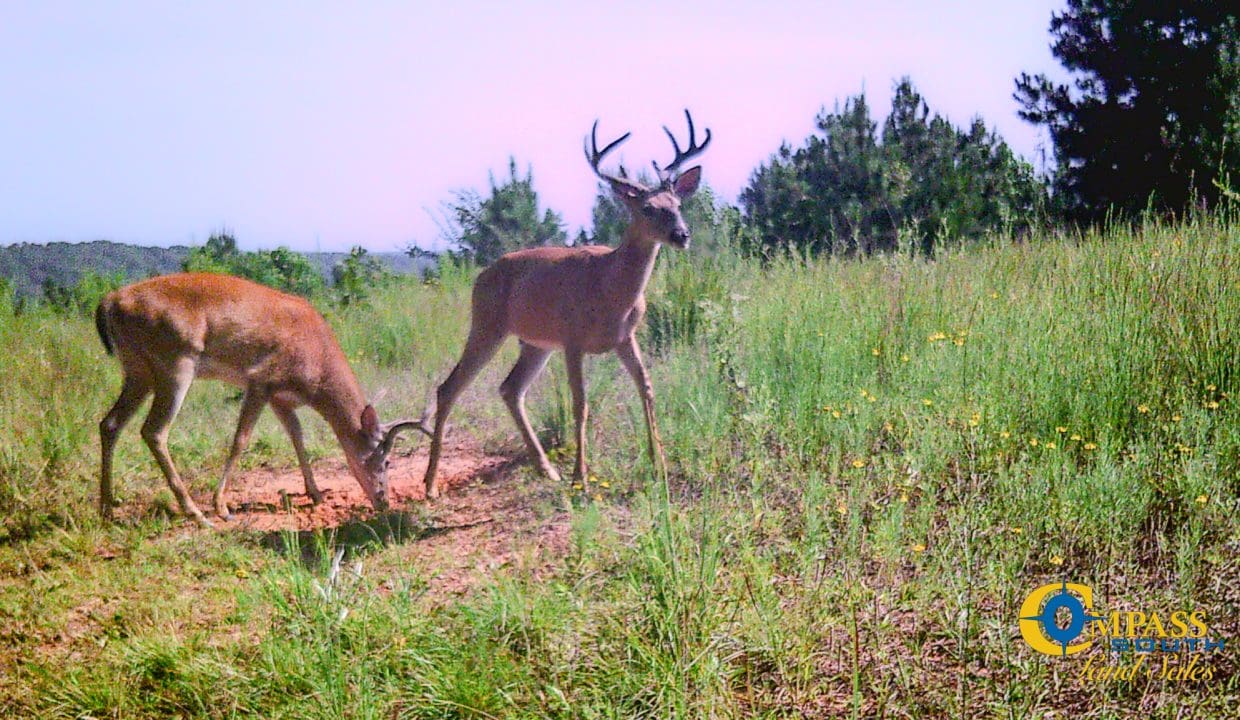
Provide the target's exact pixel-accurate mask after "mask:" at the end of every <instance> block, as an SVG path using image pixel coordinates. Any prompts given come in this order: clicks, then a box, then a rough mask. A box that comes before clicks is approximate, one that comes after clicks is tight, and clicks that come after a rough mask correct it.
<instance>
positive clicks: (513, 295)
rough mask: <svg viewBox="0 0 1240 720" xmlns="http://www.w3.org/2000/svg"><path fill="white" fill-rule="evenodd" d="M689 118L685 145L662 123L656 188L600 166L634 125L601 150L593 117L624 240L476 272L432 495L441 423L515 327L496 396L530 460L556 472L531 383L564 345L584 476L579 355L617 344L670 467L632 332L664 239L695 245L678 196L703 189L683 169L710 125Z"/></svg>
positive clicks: (592, 158)
mask: <svg viewBox="0 0 1240 720" xmlns="http://www.w3.org/2000/svg"><path fill="white" fill-rule="evenodd" d="M685 119H686V120H687V121H688V123H689V146H688V148H687V149H686V150H684V151H683V152H682V151H681V149H680V145H679V144H677V142H676V136H675V135H673V134H672V132H671V130H668V129H667V128H666V127H664V128H663V130H664V132H666V133H667V136H668V137H669V138H670V139H671V141H672V148H673V149H674V150H675V152H676V156H675V158H674V159H673V160H672V162H671V163H669V164H668V165H666V166H665V167H662V168H660V167H659V165H658V163H654V169H655V172H656V174H657V176H658V179H659V184H658V185H657V186H655V187H646V186H645V185H642V184H640V183H638V182H635V181H633V180H631V179H629V177H628V175H627V173H625V171H624V169H623V167H622V168H620V172H619V174H612V173H606V172H603V171H601V170H600V169H599V162H600V161H601V160H602V159H603V156H605V155H606V154H607V153H609V152H611V151H612V150H613V149H615V148H616V146H618V145H619V144H620V143H622V142H624V141H625V140H627V139H628V137H629V134H630V133H625V134H624V135H622V136H620V137H619V138H618V139H616V140H613V141H612V142H611V143H610V144H609V145H607V146H606V147H604V148H603V149H602V150H599V149H598V138H597V132H598V121H597V120H596V121H595V122H594V126H593V128H592V129H591V130H590V136H589V137H588V138H587V145H586V149H585V153H586V160H587V162H589V163H590V167H591V168H592V169H593V170H594V173H595V174H596V175H597V176H598V177H599V178H601V179H602V180H605V181H606V182H607V183H608V184H609V185H610V186H611V189H612V192H614V193H615V194H616V197H618V198H619V199H620V201H621V202H623V203H624V205H625V206H626V207H627V208H628V210H629V214H630V215H631V221H630V223H629V226H628V228H627V229H626V230H625V233H624V241H623V242H622V243H621V244H620V246H619V247H617V248H610V247H604V246H599V245H592V246H584V247H540V248H532V249H528V250H518V251H516V252H511V253H508V254H507V255H504V256H503V257H501V258H500V259H499V260H497V261H495V264H493V265H491V266H490V267H488V268H487V269H486V270H483V271H482V274H480V275H479V276H478V279H477V281H475V283H474V292H473V316H472V320H471V323H470V329H469V338H468V339H467V340H466V341H465V350H464V351H463V352H462V353H461V359H460V361H459V362H458V363H457V364H456V367H455V368H453V369H452V373H451V374H450V375H448V379H447V380H445V381H444V382H443V384H442V385H440V386H439V391H438V393H437V396H436V411H435V430H434V435H433V436H432V440H431V450H430V459H429V461H428V464H427V468H426V480H425V483H426V494H427V497H436V496H437V495H438V494H439V491H438V488H437V487H436V485H435V471H436V469H437V467H438V464H439V453H440V450H441V449H442V447H443V432H444V422H445V421H446V420H447V418H448V413H449V412H451V410H452V405H453V403H455V402H456V399H457V397H458V396H459V395H460V393H461V391H462V390H463V389H464V388H465V386H466V385H468V384H469V382H470V381H471V380H473V379H474V377H475V376H476V375H477V374H478V371H479V370H481V369H482V367H483V366H484V365H486V363H487V362H488V361H489V360H490V359H491V357H492V356H494V354H495V351H496V350H497V349H498V348H499V346H500V344H501V343H502V342H503V341H504V339H505V338H506V337H508V336H509V335H516V336H517V338H518V339H519V340H520V345H521V355H520V358H519V359H518V360H517V364H516V365H515V366H514V367H513V368H512V372H510V373H508V377H507V378H506V379H505V380H504V382H503V384H501V385H500V395H502V396H503V398H504V402H505V404H507V406H508V410H509V412H511V413H512V417H513V419H514V420H516V423H517V427H518V428H520V430H521V435H522V437H524V439H525V444H526V446H527V447H528V448H529V453H530V459H531V460H532V461H533V462H534V464H535V465H536V466H537V467H538V468H539V470H541V471H542V473H543V474H544V475H546V476H547V477H548V478H550V479H552V480H554V481H558V480H559V473H557V472H556V470H555V468H554V467H552V466H551V463H550V462H549V461H548V460H547V454H546V453H545V452H543V448H542V445H540V444H539V442H538V437H537V436H535V435H534V430H533V428H531V427H530V421H529V418H528V417H526V414H525V392H526V390H527V389H528V388H529V386H530V383H532V382H533V381H534V379H535V378H537V377H538V374H539V373H540V372H541V371H542V369H543V367H544V366H545V365H546V363H547V358H548V357H549V356H550V355H551V353H552V352H553V351H554V350H555V349H557V348H559V349H562V350H563V351H564V359H565V363H566V365H567V367H568V383H569V386H570V388H571V389H572V394H573V413H574V416H575V420H576V439H577V462H576V466H575V468H574V471H573V474H574V476H575V477H576V478H578V479H580V478H584V477H585V476H586V433H585V428H586V416H587V408H586V393H585V386H584V381H583V379H582V357H583V356H584V355H585V354H587V353H589V354H598V353H605V352H615V353H616V355H618V356H619V357H620V362H621V363H623V364H624V367H625V369H627V370H628V372H629V374H630V375H631V376H632V377H633V381H634V382H635V383H636V384H637V389H638V392H640V393H641V398H642V405H643V407H644V409H645V413H646V436H647V437H646V440H647V445H648V449H649V452H650V457H651V462H657V463H659V464H660V465H661V466H665V461H664V458H663V444H662V441H661V440H660V439H659V430H658V426H657V424H656V423H655V415H654V389H653V388H652V387H651V385H650V377H649V376H648V375H647V374H646V368H645V366H644V365H643V364H642V357H641V350H640V349H639V348H638V347H637V338H636V336H635V334H634V332H635V330H636V328H637V326H638V324H639V323H640V322H641V320H642V317H643V316H644V315H645V312H646V298H645V292H646V283H647V282H648V281H649V280H650V273H651V272H652V271H653V270H654V263H655V258H657V257H658V255H659V246H660V245H662V244H663V243H670V244H671V245H672V246H674V247H678V248H686V247H688V246H689V228H688V227H686V226H685V221H684V218H682V217H681V214H680V203H681V201H682V200H684V199H685V198H687V197H689V196H690V195H692V194H693V192H694V191H695V190H697V187H698V182H699V181H700V180H701V177H702V168H701V167H700V166H695V167H692V168H689V169H688V170H685V171H684V172H679V170H680V166H681V165H682V164H683V163H684V162H685V161H686V160H688V159H689V158H692V157H694V156H696V155H698V154H699V153H701V152H702V151H703V150H705V149H706V146H707V144H708V143H710V130H706V137H705V139H704V140H703V141H702V144H701V145H698V144H697V143H696V140H695V137H694V130H693V118H692V116H690V115H689V111H688V110H686V111H685Z"/></svg>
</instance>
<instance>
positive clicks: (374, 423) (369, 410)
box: [362, 405, 383, 435]
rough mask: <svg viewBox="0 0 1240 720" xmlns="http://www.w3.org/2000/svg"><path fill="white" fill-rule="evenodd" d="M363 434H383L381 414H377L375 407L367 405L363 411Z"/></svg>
mask: <svg viewBox="0 0 1240 720" xmlns="http://www.w3.org/2000/svg"><path fill="white" fill-rule="evenodd" d="M362 432H364V433H366V434H367V435H379V434H381V433H382V432H383V431H382V430H381V429H380V428H379V413H377V412H375V406H374V405H367V406H366V407H365V409H363V410H362Z"/></svg>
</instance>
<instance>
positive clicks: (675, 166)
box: [625, 108, 710, 185]
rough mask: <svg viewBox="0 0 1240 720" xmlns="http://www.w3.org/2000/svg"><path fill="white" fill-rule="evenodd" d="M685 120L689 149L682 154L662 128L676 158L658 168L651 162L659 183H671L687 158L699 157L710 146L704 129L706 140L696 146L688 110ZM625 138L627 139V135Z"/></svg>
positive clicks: (665, 129)
mask: <svg viewBox="0 0 1240 720" xmlns="http://www.w3.org/2000/svg"><path fill="white" fill-rule="evenodd" d="M685 120H687V121H688V122H689V147H688V149H687V150H685V151H684V152H681V151H680V143H678V142H676V136H675V135H673V134H672V131H671V130H668V129H667V126H666V125H664V126H663V132H665V133H667V137H668V139H669V140H671V141H672V149H673V150H675V151H676V157H675V158H674V159H673V160H672V161H671V162H670V163H668V164H667V165H666V166H665V167H663V168H660V167H659V163H657V162H653V161H652V162H651V164H652V165H654V171H655V174H657V175H658V176H659V182H660V183H661V184H663V185H667V184H668V183H670V182H671V181H672V177H673V176H674V175H675V173H676V171H677V170H679V169H680V166H681V164H682V163H683V162H684V161H686V160H688V159H689V158H692V157H695V156H697V155H700V154H701V153H702V151H703V150H705V149H706V146H707V145H709V144H710V128H705V130H706V139H704V140H702V144H701V145H698V144H697V140H696V138H695V136H694V132H693V116H692V115H690V114H689V110H688V108H686V109H685ZM625 137H628V136H627V135H626V136H625Z"/></svg>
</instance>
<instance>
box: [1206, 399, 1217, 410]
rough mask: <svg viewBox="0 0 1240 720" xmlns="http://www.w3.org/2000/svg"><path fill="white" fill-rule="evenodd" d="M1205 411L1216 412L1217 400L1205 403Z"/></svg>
mask: <svg viewBox="0 0 1240 720" xmlns="http://www.w3.org/2000/svg"><path fill="white" fill-rule="evenodd" d="M1206 409H1207V410H1218V400H1211V401H1210V402H1208V403H1206Z"/></svg>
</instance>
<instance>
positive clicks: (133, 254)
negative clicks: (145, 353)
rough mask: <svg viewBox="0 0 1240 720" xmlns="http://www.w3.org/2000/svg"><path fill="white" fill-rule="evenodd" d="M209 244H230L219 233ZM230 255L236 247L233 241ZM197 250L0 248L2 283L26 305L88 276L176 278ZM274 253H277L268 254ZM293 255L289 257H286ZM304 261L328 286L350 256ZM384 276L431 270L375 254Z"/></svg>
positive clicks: (425, 262)
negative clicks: (173, 275) (221, 240)
mask: <svg viewBox="0 0 1240 720" xmlns="http://www.w3.org/2000/svg"><path fill="white" fill-rule="evenodd" d="M212 237H213V238H224V237H228V238H230V237H231V236H229V235H228V234H227V233H219V234H217V235H214V236H212ZM232 247H233V250H236V243H235V241H233V246H232ZM195 250H196V248H189V247H185V246H181V245H176V246H173V247H146V246H141V245H128V244H125V243H117V242H110V241H107V240H96V241H94V242H84V243H65V242H53V243H47V244H34V243H20V244H16V245H6V246H0V279H2V280H6V281H7V282H8V285H9V287H10V290H11V292H13V293H15V294H16V296H17V297H18V298H24V299H27V300H30V299H37V298H39V297H41V296H43V295H44V294H45V293H46V291H47V290H48V289H50V288H71V287H73V286H75V285H77V284H78V283H79V282H80V281H81V280H82V279H83V278H84V277H85V276H86V275H87V274H92V273H93V274H94V275H97V276H107V277H111V276H120V277H122V278H124V279H126V280H139V279H141V278H145V277H150V276H152V275H162V274H165V273H170V272H179V271H180V270H182V269H184V268H185V264H186V262H187V260H188V259H189V258H190V256H191V255H192V254H193V252H194V251H195ZM271 252H275V251H271ZM285 252H291V251H287V250H286V251H285ZM296 254H298V255H300V256H302V257H304V258H305V260H306V263H307V266H308V267H309V268H311V269H312V270H313V271H314V272H315V273H317V274H318V275H319V276H320V277H321V279H322V280H323V281H324V282H325V283H326V282H329V281H330V280H331V278H332V272H333V271H334V269H335V268H336V267H337V266H339V265H340V264H341V263H342V262H343V261H344V260H345V259H346V258H348V257H349V253H339V252H311V253H296ZM370 257H372V258H373V259H374V260H376V261H377V262H379V263H380V264H381V265H382V266H383V267H384V268H385V269H386V270H387V271H388V272H392V273H396V274H406V273H412V272H425V271H426V269H427V268H428V267H430V266H432V265H433V261H432V260H430V259H427V258H413V257H410V256H409V255H408V254H407V253H397V252H388V253H374V254H373V255H370Z"/></svg>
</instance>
